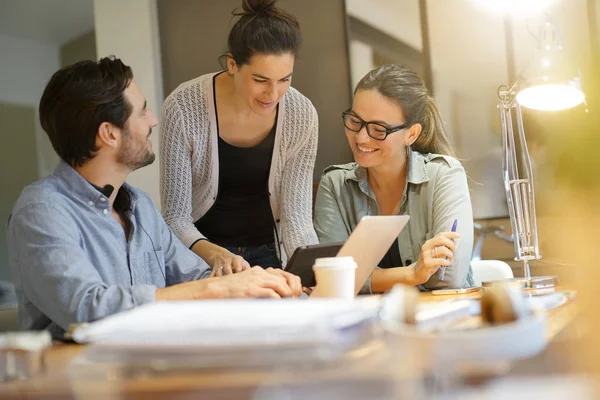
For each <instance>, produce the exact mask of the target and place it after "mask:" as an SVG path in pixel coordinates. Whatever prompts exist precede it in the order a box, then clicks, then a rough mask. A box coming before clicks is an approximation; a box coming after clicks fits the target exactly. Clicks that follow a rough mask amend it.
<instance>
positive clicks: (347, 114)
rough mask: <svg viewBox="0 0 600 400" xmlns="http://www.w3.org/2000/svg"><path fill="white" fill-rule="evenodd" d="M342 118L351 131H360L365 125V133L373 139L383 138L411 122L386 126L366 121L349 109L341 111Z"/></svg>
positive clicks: (406, 126)
mask: <svg viewBox="0 0 600 400" xmlns="http://www.w3.org/2000/svg"><path fill="white" fill-rule="evenodd" d="M342 118H343V119H344V126H345V127H346V128H347V129H349V130H351V131H352V132H360V130H361V129H362V128H363V126H366V127H367V135H369V136H370V137H372V138H373V139H375V140H385V139H386V138H387V137H388V135H390V134H392V133H394V132H398V131H400V130H402V129H404V128H408V127H409V126H411V125H412V124H402V125H398V126H394V127H392V128H388V127H387V126H384V125H381V124H380V123H378V122H366V121H364V120H363V119H362V118H360V117H359V116H357V115H356V114H353V113H352V112H351V111H344V112H343V113H342Z"/></svg>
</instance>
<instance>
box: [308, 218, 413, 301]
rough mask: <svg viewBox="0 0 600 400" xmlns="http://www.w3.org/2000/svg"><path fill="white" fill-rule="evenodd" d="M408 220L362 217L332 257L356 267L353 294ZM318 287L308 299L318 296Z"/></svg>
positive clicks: (358, 289) (356, 292)
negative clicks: (349, 259)
mask: <svg viewBox="0 0 600 400" xmlns="http://www.w3.org/2000/svg"><path fill="white" fill-rule="evenodd" d="M409 219H410V217H409V216H408V215H377V216H367V217H363V218H362V219H361V220H360V221H359V223H358V225H357V226H356V228H354V231H352V234H350V237H349V238H348V240H346V243H344V246H342V248H341V249H340V251H339V252H338V253H337V255H336V257H347V256H350V257H353V258H354V261H355V262H356V265H357V266H358V268H356V275H355V280H354V294H355V295H357V294H358V292H359V291H360V289H361V288H362V287H363V285H364V284H365V282H366V281H367V279H368V278H369V276H370V275H371V274H372V273H373V270H374V269H375V267H376V266H377V264H379V262H380V261H381V260H382V259H383V256H385V253H387V251H388V250H389V249H390V246H391V245H392V243H394V240H397V239H398V235H399V234H400V231H402V229H404V227H405V226H406V223H407V222H408V220H409ZM318 292H319V288H318V286H317V287H316V288H315V290H313V292H312V293H311V295H310V297H319V293H318Z"/></svg>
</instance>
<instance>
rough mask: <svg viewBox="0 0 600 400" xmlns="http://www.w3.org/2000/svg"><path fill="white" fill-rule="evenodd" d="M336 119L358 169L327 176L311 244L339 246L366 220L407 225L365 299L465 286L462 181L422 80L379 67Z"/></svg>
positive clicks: (469, 241) (467, 243)
mask: <svg viewBox="0 0 600 400" xmlns="http://www.w3.org/2000/svg"><path fill="white" fill-rule="evenodd" d="M342 116H343V121H344V126H345V128H346V137H347V138H348V143H349V144H350V147H351V149H352V153H353V154H354V160H355V161H356V162H354V163H351V164H345V165H337V166H332V167H329V168H327V169H326V170H325V174H324V175H323V177H322V179H321V183H320V186H319V190H318V192H317V200H316V204H315V229H316V231H317V234H318V235H319V240H320V241H321V242H323V243H328V242H337V241H342V240H345V239H346V238H347V237H348V235H349V234H350V232H352V230H353V229H354V228H355V227H356V225H357V224H358V222H359V221H360V219H361V218H362V217H363V216H365V215H409V216H410V220H409V221H408V225H407V226H406V227H405V228H404V229H403V230H402V232H400V235H399V236H398V240H397V241H396V242H394V244H393V246H392V247H391V248H390V250H389V251H388V253H387V254H386V256H385V257H384V259H383V260H382V261H381V263H380V264H379V267H380V268H378V269H376V270H375V271H374V272H373V274H372V275H371V279H370V281H369V282H368V285H370V287H369V288H368V289H369V290H370V291H372V292H385V291H386V290H389V289H391V288H392V286H394V285H395V284H396V283H403V284H407V285H414V286H419V287H420V288H421V289H438V288H448V287H463V286H472V285H473V281H472V279H471V267H470V263H469V262H470V259H471V252H472V248H473V213H472V210H471V200H470V197H469V188H468V186H467V177H466V174H465V170H464V169H463V167H462V165H461V164H460V162H459V161H458V160H456V159H455V158H453V157H451V154H452V152H451V149H450V145H449V143H448V138H447V136H446V132H445V131H444V126H443V124H442V119H441V117H440V113H439V111H438V108H437V105H436V104H435V101H434V99H433V98H432V97H431V96H430V95H429V94H428V93H427V88H426V87H425V85H424V84H423V80H422V79H421V78H420V77H419V76H418V75H417V74H415V73H414V72H412V71H410V70H409V69H408V68H406V67H403V66H401V65H384V66H382V67H379V68H377V69H375V70H373V71H371V72H369V73H368V74H367V75H366V76H365V77H364V78H362V80H361V81H360V82H359V83H358V86H357V87H356V90H355V92H354V101H353V103H352V108H351V109H349V110H347V111H346V112H344V113H343V114H342ZM454 221H456V222H457V224H456V226H455V227H456V228H457V229H456V232H451V231H452V228H453V227H454ZM459 238H460V242H459V243H455V241H456V240H457V239H459ZM440 267H444V268H440ZM444 269H445V270H444ZM442 271H444V273H443V274H442ZM363 289H366V288H363Z"/></svg>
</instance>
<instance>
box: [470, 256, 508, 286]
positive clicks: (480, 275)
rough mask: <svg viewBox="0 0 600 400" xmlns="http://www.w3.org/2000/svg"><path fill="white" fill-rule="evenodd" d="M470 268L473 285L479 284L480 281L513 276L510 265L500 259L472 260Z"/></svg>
mask: <svg viewBox="0 0 600 400" xmlns="http://www.w3.org/2000/svg"><path fill="white" fill-rule="evenodd" d="M471 269H472V270H473V280H474V281H475V286H481V282H486V281H495V280H499V279H510V278H514V274H513V271H512V269H511V268H510V265H508V264H507V263H505V262H504V261H500V260H472V261H471Z"/></svg>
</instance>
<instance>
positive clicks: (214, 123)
mask: <svg viewBox="0 0 600 400" xmlns="http://www.w3.org/2000/svg"><path fill="white" fill-rule="evenodd" d="M275 1H276V0H243V3H242V9H243V11H241V12H239V13H236V12H234V13H233V15H235V16H239V17H240V18H239V20H238V21H237V22H236V23H235V25H234V26H233V28H232V29H231V32H230V33H229V39H228V52H227V53H226V54H225V55H224V56H223V59H224V60H225V61H226V69H225V70H224V71H221V72H217V73H211V74H208V75H203V76H200V77H198V78H196V79H193V80H191V81H188V82H185V83H182V84H181V85H180V86H179V87H178V88H177V89H175V90H174V91H173V92H172V93H171V94H170V95H169V97H168V98H167V99H166V100H165V103H164V105H163V114H162V125H161V127H162V128H161V129H162V131H161V142H160V152H161V182H160V183H161V199H162V204H163V208H164V216H165V220H166V221H167V223H168V224H169V226H170V227H171V229H172V230H173V231H174V232H175V234H176V235H177V236H178V237H179V239H180V240H181V241H182V242H183V243H184V244H185V245H186V246H188V247H189V248H190V249H191V250H193V251H194V252H195V253H196V254H198V255H199V256H200V257H202V258H203V259H204V260H205V261H206V262H207V263H208V264H210V265H211V266H212V267H213V273H214V274H215V275H221V274H223V273H231V272H238V271H241V270H243V269H245V268H248V267H249V266H250V265H260V266H262V267H264V268H267V267H278V268H281V267H282V264H283V265H285V262H286V259H287V256H289V255H291V253H292V252H293V251H294V250H295V249H296V247H299V246H304V245H308V244H314V243H317V242H318V239H317V236H316V233H315V231H314V228H313V225H312V177H313V169H314V163H315V157H316V152H317V139H318V116H317V112H316V110H315V108H314V107H313V105H312V103H311V102H310V101H309V100H308V99H307V98H306V97H304V96H303V95H302V94H301V93H300V92H298V91H297V90H296V89H294V88H292V87H290V83H291V80H292V73H293V70H294V62H295V59H296V55H297V54H298V49H299V46H300V43H301V41H302V37H301V34H300V28H299V24H298V21H297V20H296V18H295V17H294V16H292V15H290V14H288V13H286V12H284V11H282V10H280V9H278V8H276V7H275Z"/></svg>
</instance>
